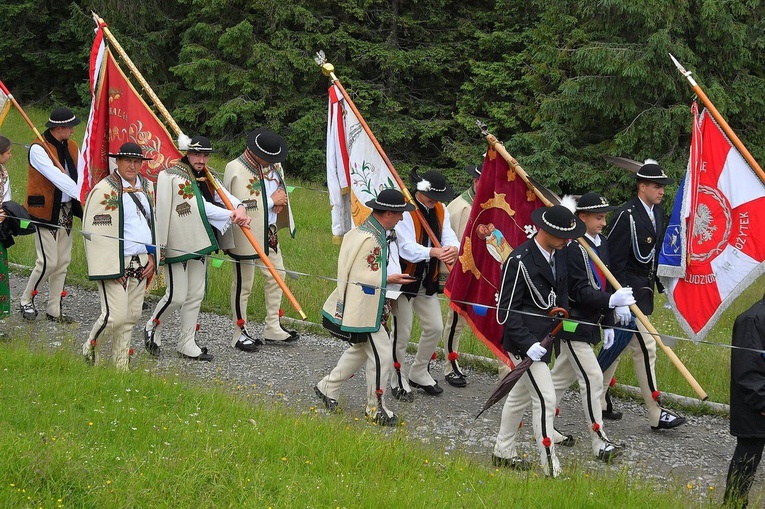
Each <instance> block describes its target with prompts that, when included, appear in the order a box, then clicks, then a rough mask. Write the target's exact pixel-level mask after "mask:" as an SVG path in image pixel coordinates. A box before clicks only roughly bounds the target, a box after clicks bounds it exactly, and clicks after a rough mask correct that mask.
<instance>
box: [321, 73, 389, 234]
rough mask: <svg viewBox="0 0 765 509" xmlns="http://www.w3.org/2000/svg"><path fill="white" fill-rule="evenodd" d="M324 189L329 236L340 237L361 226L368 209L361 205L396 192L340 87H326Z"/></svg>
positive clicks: (385, 166)
mask: <svg viewBox="0 0 765 509" xmlns="http://www.w3.org/2000/svg"><path fill="white" fill-rule="evenodd" d="M327 187H328V188H329V202H330V204H331V205H332V235H335V236H336V237H342V236H343V235H344V234H345V233H346V232H347V231H349V230H350V229H351V228H353V227H354V226H355V225H359V224H361V223H362V222H363V221H364V220H365V219H366V218H367V216H368V215H369V214H370V212H371V209H369V208H367V207H366V206H365V205H364V204H365V203H366V202H368V201H369V200H372V199H374V198H377V194H378V193H379V192H380V191H382V190H383V189H387V188H394V189H399V190H401V189H400V187H399V186H398V184H397V183H396V180H395V178H394V177H393V175H392V174H391V172H390V170H389V169H388V166H387V164H386V162H385V159H383V156H382V155H381V154H380V151H379V150H378V149H377V146H376V145H375V143H374V141H373V140H372V138H370V136H369V135H368V134H367V132H366V130H365V129H364V126H363V124H362V122H361V119H359V118H358V117H357V116H356V114H355V113H354V111H353V108H351V107H350V105H349V104H348V103H347V101H346V100H345V98H344V96H343V94H342V92H341V90H340V88H339V87H338V86H337V85H335V84H332V85H330V87H329V114H328V116H327Z"/></svg>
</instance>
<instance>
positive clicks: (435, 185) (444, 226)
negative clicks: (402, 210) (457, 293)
mask: <svg viewBox="0 0 765 509" xmlns="http://www.w3.org/2000/svg"><path fill="white" fill-rule="evenodd" d="M411 179H412V183H413V184H414V191H413V193H412V194H413V195H414V197H415V200H416V201H417V206H418V207H419V209H420V212H422V216H423V217H424V218H425V221H426V222H427V225H428V226H430V229H431V230H432V231H433V233H434V234H435V236H436V238H437V239H439V241H440V243H441V247H433V245H432V243H431V241H430V237H428V234H427V232H426V230H425V228H424V227H423V225H422V224H421V223H420V219H419V218H418V216H417V215H415V214H414V213H413V212H408V213H406V214H404V219H403V221H401V222H400V223H398V224H397V225H396V236H397V237H398V245H399V252H400V255H401V268H402V270H403V271H404V272H405V273H407V274H409V275H410V276H414V280H413V281H412V282H409V283H407V284H405V285H403V286H402V287H401V291H402V292H403V295H402V296H401V297H399V299H398V300H397V301H396V305H395V307H394V309H393V333H392V336H393V367H394V368H395V371H394V372H393V373H392V376H391V387H392V388H393V390H392V392H393V396H394V397H395V398H396V399H399V400H402V401H413V400H414V395H413V394H412V390H411V388H410V387H415V388H420V389H422V390H423V391H425V393H426V394H429V395H431V396H437V395H439V394H441V393H442V392H443V391H444V390H443V389H442V388H441V387H440V386H439V385H438V382H436V381H435V380H434V379H433V377H432V376H430V372H429V363H430V361H431V358H432V356H433V354H434V353H435V351H436V346H438V341H439V339H441V333H442V332H443V330H444V324H443V319H442V315H441V303H440V302H439V300H438V298H437V296H436V294H437V293H438V292H439V290H440V289H439V286H440V281H439V272H440V271H439V266H440V262H444V263H445V264H447V265H452V264H454V262H455V261H456V260H457V254H458V252H459V245H460V241H459V239H458V238H457V235H456V234H455V233H454V230H452V227H451V218H450V216H449V211H448V210H447V209H446V207H445V206H444V204H443V202H447V201H450V200H452V199H453V198H454V191H453V190H452V187H451V185H449V183H448V182H447V181H446V178H444V176H443V175H442V174H441V173H440V172H438V171H435V170H431V171H428V172H426V173H425V174H424V175H422V176H420V175H418V174H417V172H416V171H414V170H413V171H412V175H411ZM414 313H417V316H419V318H420V328H421V330H422V333H421V334H420V341H419V343H418V345H417V354H416V355H415V358H414V362H413V363H412V367H411V369H410V370H409V376H408V378H407V377H405V376H403V374H402V365H403V363H404V359H405V357H406V346H407V344H408V342H409V339H410V337H411V334H412V321H413V320H414Z"/></svg>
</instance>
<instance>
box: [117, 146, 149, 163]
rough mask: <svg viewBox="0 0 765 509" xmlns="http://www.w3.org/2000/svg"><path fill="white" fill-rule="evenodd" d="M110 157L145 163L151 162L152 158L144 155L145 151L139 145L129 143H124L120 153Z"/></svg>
mask: <svg viewBox="0 0 765 509" xmlns="http://www.w3.org/2000/svg"><path fill="white" fill-rule="evenodd" d="M109 157H123V158H125V159H142V160H144V161H151V157H146V156H145V155H143V150H141V146H140V145H139V144H138V143H133V142H130V141H129V142H127V143H123V144H122V146H121V147H120V150H119V152H117V153H116V154H109Z"/></svg>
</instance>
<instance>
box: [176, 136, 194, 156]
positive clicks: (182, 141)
mask: <svg viewBox="0 0 765 509" xmlns="http://www.w3.org/2000/svg"><path fill="white" fill-rule="evenodd" d="M190 143H191V138H189V137H188V136H186V135H185V134H183V133H181V134H179V135H178V150H180V151H181V152H185V151H186V150H188V149H189V144H190Z"/></svg>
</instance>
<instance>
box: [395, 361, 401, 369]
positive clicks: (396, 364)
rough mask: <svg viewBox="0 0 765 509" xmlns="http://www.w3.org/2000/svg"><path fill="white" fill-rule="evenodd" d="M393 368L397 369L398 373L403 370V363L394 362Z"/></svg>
mask: <svg viewBox="0 0 765 509" xmlns="http://www.w3.org/2000/svg"><path fill="white" fill-rule="evenodd" d="M393 367H394V368H395V369H396V371H398V370H400V369H401V363H400V362H394V363H393Z"/></svg>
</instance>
